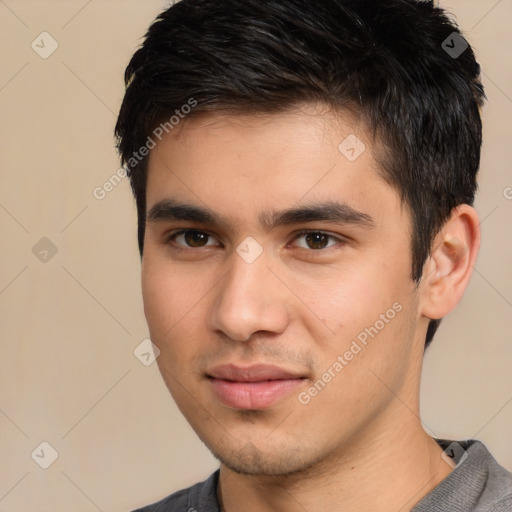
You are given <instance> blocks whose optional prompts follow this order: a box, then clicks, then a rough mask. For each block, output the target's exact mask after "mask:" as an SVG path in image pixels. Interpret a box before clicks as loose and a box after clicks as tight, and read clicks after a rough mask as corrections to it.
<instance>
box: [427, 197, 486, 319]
mask: <svg viewBox="0 0 512 512" xmlns="http://www.w3.org/2000/svg"><path fill="white" fill-rule="evenodd" d="M432 247H433V248H432V254H431V255H430V256H429V258H428V259H427V261H426V262H425V265H424V267H423V277H422V282H421V288H422V291H421V308H420V312H421V314H422V315H423V316H424V317H426V318H429V319H438V318H442V317H444V316H445V315H447V314H448V313H449V312H450V311H452V310H453V309H454V308H455V306H456V305H457V304H458V303H459V301H460V299H461V297H462V295H463V293H464V291H465V290H466V287H467V285H468V283H469V279H470V277H471V275H472V273H473V266H474V264H475V261H476V256H477V254H478V249H479V247H480V222H479V220H478V215H477V213H476V211H475V209H474V208H472V207H471V206H469V205H467V204H463V205H460V206H458V207H456V208H454V209H453V211H452V213H451V216H450V218H449V219H448V221H447V222H446V223H445V225H444V226H443V228H442V229H441V231H440V232H439V233H438V235H437V236H436V238H435V240H434V243H433V246H432Z"/></svg>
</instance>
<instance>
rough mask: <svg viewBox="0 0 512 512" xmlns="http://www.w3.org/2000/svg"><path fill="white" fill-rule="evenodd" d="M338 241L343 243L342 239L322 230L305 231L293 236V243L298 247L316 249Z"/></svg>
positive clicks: (324, 247)
mask: <svg viewBox="0 0 512 512" xmlns="http://www.w3.org/2000/svg"><path fill="white" fill-rule="evenodd" d="M339 243H343V239H339V238H336V237H335V236H333V235H329V234H328V233H324V232H323V231H305V232H302V233H299V234H298V235H297V237H296V238H295V244H296V245H297V246H298V247H301V248H302V249H312V250H317V251H319V250H321V249H326V248H328V247H331V246H333V245H336V244H339Z"/></svg>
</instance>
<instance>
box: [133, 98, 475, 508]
mask: <svg viewBox="0 0 512 512" xmlns="http://www.w3.org/2000/svg"><path fill="white" fill-rule="evenodd" d="M354 133H355V134H356V135H357V136H358V138H359V139H361V140H362V141H364V143H365V145H366V150H365V151H364V152H363V153H362V154H361V155H360V156H359V157H358V158H357V159H356V160H355V161H353V162H351V161H349V160H348V159H347V158H346V157H345V156H344V155H343V154H342V153H341V152H340V151H339V149H338V146H339V144H340V143H341V142H342V141H343V140H344V139H345V138H346V137H347V136H348V135H350V134H354ZM375 149H376V148H375V147H373V146H372V142H371V141H370V140H369V139H368V138H367V137H366V134H365V130H364V127H362V126H361V125H359V124H358V123H357V121H356V120H355V119H353V118H352V117H351V116H350V115H349V114H348V113H338V114H335V113H333V112H329V111H328V110H327V109H325V108H322V106H321V105H302V106H301V108H297V109H294V110H290V111H289V112H286V113H283V114H278V115H227V114H221V113H217V114H208V115H202V116H200V117H197V118H190V119H187V120H186V121H184V122H183V124H182V126H181V127H180V129H179V130H178V129H177V130H175V131H173V132H170V133H169V134H168V135H166V137H164V138H163V139H162V141H161V142H159V143H158V144H157V146H156V147H155V148H154V149H153V150H152V151H151V154H150V159H149V167H148V182H147V205H148V208H147V210H148V212H149V211H150V210H151V209H152V208H153V206H154V205H156V204H157V203H159V202H160V201H162V200H166V199H169V200H173V201H176V202H179V203H183V204H187V205H193V206H196V207H200V208H208V209H210V210H211V211H213V212H215V213H216V214H217V215H218V216H219V217H220V218H221V219H222V220H223V223H222V224H212V223H210V222H208V223H204V222H196V221H190V220H172V219H167V220H165V219H154V220H151V219H149V220H148V222H147V227H146V235H145V246H144V255H143V260H142V289H143V299H144V308H145V315H146V319H147V322H148V326H149V330H150V335H151V339H152V341H153V343H154V344H155V345H156V346H157V347H158V348H159V350H160V352H161V354H160V356H159V358H158V364H159V368H160V371H161V373H162V376H163V378H164V381H165V383H166V385H167V386H168V388H169V390H170V392H171V394H172V396H173V397H174V399H175V401H176V403H177V405H178V406H179V408H180V410H181V411H182V413H183V414H184V416H185V417H186V418H187V420H188V421H189V423H190V425H191V426H192V428H193V429H194V430H195V431H196V433H197V434H198V436H199V437H200V438H201V439H202V441H203V442H204V443H205V444H206V445H207V446H208V448H209V449H210V450H211V451H212V453H213V454H214V455H215V456H216V457H217V458H218V459H219V460H220V461H221V470H220V485H219V488H218V497H219V501H220V503H221V507H222V510H224V511H225V512H234V511H237V510H244V511H246V512H253V511H254V512H256V511H258V512H261V511H279V512H287V511H296V510H302V509H305V510H344V511H363V510H364V511H366V510H374V511H377V512H378V511H383V512H384V511H389V510H397V511H398V510H410V509H411V508H412V507H413V506H414V504H415V503H417V502H418V501H419V500H420V499H421V498H422V497H423V496H424V495H426V494H427V493H428V492H429V491H430V490H431V489H432V488H433V487H435V486H436V485H437V484H438V483H439V482H440V481H441V480H442V479H443V478H445V477H446V476H447V475H448V474H449V473H450V471H451V467H450V466H449V465H448V464H447V463H446V462H445V461H444V460H443V459H442V457H441V454H442V451H441V448H440V447H439V446H438V445H437V443H436V442H435V441H434V440H433V439H432V438H431V437H430V436H429V435H428V434H427V433H425V431H424V430H423V428H422V425H421V421H420V418H419V385H420V375H421V366H422V361H423V352H424V340H425V333H426V329H427V325H428V321H429V318H441V317H442V316H444V315H445V314H447V313H448V312H449V311H450V310H451V309H453V307H455V305H456V304H457V302H458V301H459V299H460V297H461V295H462V293H463V291H464V289H465V287H466V285H467V282H468V280H469V277H470V275H471V267H472V264H473V263H474V261H475V258H476V252H477V250H478V243H479V233H478V219H477V216H476V214H475V212H474V210H473V209H472V208H471V207H469V206H462V207H459V208H458V209H456V210H455V211H454V213H453V215H452V217H451V218H450V219H449V221H448V222H447V223H446V225H445V227H444V228H443V230H442V231H441V232H440V233H439V234H438V236H437V238H436V240H435V242H434V250H433V252H432V255H431V257H429V259H428V260H427V262H426V263H425V267H424V277H423V279H422V281H421V283H420V284H419V285H418V283H415V282H413V281H412V280H411V277H410V275H411V265H412V257H411V250H410V247H411V240H410V232H411V217H410V213H409V209H408V208H407V206H406V205H403V204H401V202H400V199H399V195H398V193H397V191H396V190H395V189H393V188H391V187H390V186H389V185H388V184H387V183H386V182H385V181H384V180H383V179H382V178H381V177H380V175H379V173H378V164H377V163H376V160H375V156H374V154H373V153H374V150H375ZM328 201H339V202H343V203H345V204H347V205H348V206H350V207H351V208H353V209H354V210H357V211H358V212H362V213H364V214H365V215H367V216H369V217H371V219H372V222H371V224H368V223H367V224H364V223H350V222H341V223H340V222H332V221H318V220H317V221H309V222H301V223H294V224H292V225H279V226H275V227H273V228H272V229H270V228H269V227H268V226H265V225H262V224H261V223H260V219H259V216H260V214H261V213H262V212H266V211H272V210H282V209H287V208H292V207H297V206H305V205H310V204H318V203H325V202H328ZM180 229H189V230H196V231H200V232H202V233H203V234H202V235H201V234H199V235H197V234H196V235H197V236H199V242H200V243H199V245H198V244H197V243H196V242H197V239H194V238H193V237H192V238H190V235H191V233H190V232H189V233H188V236H189V237H188V238H187V237H185V236H184V235H181V236H174V237H173V235H174V233H175V232H177V231H179V230H180ZM301 230H308V231H312V232H318V231H321V232H324V233H327V234H328V235H331V236H332V237H334V238H324V237H322V236H320V238H319V239H318V238H313V241H315V240H316V241H318V240H321V242H322V243H321V244H320V245H321V246H322V247H323V246H324V245H322V244H325V243H326V241H327V243H326V245H327V246H326V247H325V248H317V247H318V245H315V244H314V243H313V244H311V240H312V239H311V237H309V238H308V237H307V236H306V235H300V234H299V232H300V231H301ZM207 235H210V236H207ZM248 236H251V237H253V238H254V239H255V240H256V241H257V242H258V244H259V245H260V246H261V249H262V250H263V252H262V254H261V255H260V256H259V257H258V258H257V259H256V260H255V261H254V262H252V263H247V262H246V261H245V260H244V259H243V258H242V257H240V255H239V254H237V252H236V249H237V247H239V246H240V244H242V242H244V240H245V239H246V238H247V237H248ZM190 240H192V241H193V243H194V244H195V245H193V246H192V247H191V246H190ZM312 247H313V248H312ZM180 249H181V250H180ZM393 304H395V305H396V304H399V305H400V312H398V313H396V315H395V316H394V318H393V319H392V320H389V321H388V322H386V323H385V326H384V327H383V328H382V329H380V330H379V332H378V334H377V335H376V336H375V337H374V338H369V339H368V342H367V345H366V346H364V347H362V349H361V350H360V351H359V352H358V353H357V354H356V355H354V356H353V358H352V359H351V360H350V361H347V364H346V365H344V367H343V369H342V370H341V371H339V372H337V373H336V376H335V377H334V378H332V379H331V381H330V382H329V383H328V384H327V385H326V386H325V387H324V388H323V389H322V390H321V391H320V392H318V393H317V394H316V396H314V397H311V400H310V401H309V403H307V404H306V405H305V404H303V403H301V402H300V401H299V399H298V395H299V393H300V392H304V391H307V390H308V389H310V388H311V386H312V385H313V384H314V383H315V382H316V381H317V380H318V379H319V378H321V377H322V375H324V374H325V372H327V371H328V369H329V368H331V374H332V367H333V363H335V362H336V361H337V358H338V356H340V355H343V354H344V353H345V352H346V351H347V350H349V349H350V347H351V344H352V342H353V341H354V340H356V339H357V336H358V334H360V333H361V332H363V331H364V330H365V328H369V327H371V326H374V325H376V321H377V320H379V319H380V318H382V317H381V315H382V314H385V313H386V311H388V310H389V309H390V308H392V307H393ZM225 363H233V364H236V365H239V366H247V365H250V364H256V363H272V364H276V365H278V366H280V367H282V368H285V369H287V370H291V371H293V372H295V373H297V374H300V375H301V376H303V377H304V380H303V382H302V384H301V385H300V387H299V388H298V389H297V390H296V391H294V392H292V393H291V394H289V395H288V396H286V397H284V398H283V399H281V400H280V401H279V402H277V403H276V404H275V405H273V406H271V407H269V408H265V409H263V410H239V409H235V408H232V407H228V406H226V405H224V404H223V403H222V402H220V401H219V399H218V398H217V396H216V395H215V394H214V392H213V390H212V386H211V382H210V380H209V379H208V377H207V373H208V372H209V371H210V370H211V369H212V368H213V367H214V366H216V365H219V364H225Z"/></svg>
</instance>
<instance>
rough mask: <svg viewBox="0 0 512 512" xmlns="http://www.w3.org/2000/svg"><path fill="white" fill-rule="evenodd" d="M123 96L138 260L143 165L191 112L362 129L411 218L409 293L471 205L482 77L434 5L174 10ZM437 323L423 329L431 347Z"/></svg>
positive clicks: (401, 0) (157, 29) (120, 123)
mask: <svg viewBox="0 0 512 512" xmlns="http://www.w3.org/2000/svg"><path fill="white" fill-rule="evenodd" d="M466 46H467V47H466ZM464 48H465V49H464ZM450 49H455V50H458V52H457V53H460V51H461V50H463V51H462V53H460V55H457V53H454V52H453V51H450ZM125 83H126V93H125V96H124V100H123V103H122V106H121V109H120V113H119V118H118V120H117V124H116V128H115V134H116V136H117V143H118V149H119V152H120V155H121V160H122V164H123V165H124V166H125V168H126V169H127V174H128V176H129V178H130V182H131V187H132V190H133V193H134V196H135V200H136V205H137V213H138V243H139V250H140V254H141V257H142V254H143V248H144V231H145V219H146V178H147V157H143V158H142V157H141V156H140V154H139V151H140V149H141V148H142V147H144V146H145V145H147V144H148V142H149V141H150V139H151V134H152V133H154V130H155V128H156V127H158V126H159V125H160V124H161V123H163V122H164V121H165V120H166V119H167V120H169V119H170V117H171V116H173V115H174V114H175V113H176V114H178V113H179V112H182V110H181V109H182V108H183V106H184V105H190V104H191V103H190V102H191V100H193V102H194V108H193V109H192V111H191V112H190V113H189V114H188V115H189V116H197V115H200V114H202V113H205V112H215V111H226V112H230V113H242V114H243V113H246V114H251V113H280V112H284V111H286V110H289V109H291V108H293V107H294V106H296V105H300V104H302V103H304V102H308V103H309V102H313V103H316V102H321V103H323V104H326V105H328V106H330V107H333V108H334V109H336V110H337V111H344V110H345V111H346V110H349V111H351V112H353V113H355V114H356V115H357V116H359V117H360V118H361V119H362V120H363V121H364V123H365V126H366V127H367V128H368V133H369V134H371V136H372V137H373V140H374V141H375V142H376V149H377V152H376V156H377V160H378V162H379V164H380V168H381V169H380V170H381V174H382V176H383V177H384V178H385V179H386V181H387V182H388V183H389V184H390V185H392V186H393V187H395V189H396V190H397V191H398V193H399V194H400V196H401V199H402V201H403V202H404V203H405V204H406V205H407V206H408V207H409V209H410V212H411V216H412V229H413V232H412V233H411V246H412V262H413V264H412V269H411V277H412V279H413V280H414V281H416V282H419V281H420V279H421V276H422V269H423V264H424V263H425V261H426V259H427V257H428V256H429V254H430V253H431V249H432V247H431V246H432V242H433V239H434V237H435V235H436V234H437V233H438V232H439V230H440V229H441V227H442V226H443V224H444V223H445V222H446V220H447V219H448V218H449V216H450V213H451V211H452V210H453V208H454V207H456V206H458V205H460V204H473V200H474V195H475V191H476V187H477V185H476V174H477V171H478V168H479V164H480V148H481V142H482V125H481V119H480V107H481V106H482V105H483V102H484V98H485V94H484V91H483V86H482V84H481V82H480V66H479V65H478V63H477V62H476V60H475V56H474V53H473V51H472V49H471V47H470V46H469V45H468V44H467V42H466V41H465V40H464V39H463V38H462V35H461V33H460V30H459V28H458V27H457V25H456V23H455V22H454V21H452V20H451V19H450V18H449V17H448V16H447V14H446V13H445V12H444V11H443V10H442V9H439V8H437V7H435V6H434V5H433V3H432V2H425V1H417V0H322V1H320V2H311V1H310V0H181V1H180V2H178V3H176V4H175V5H173V6H172V7H170V8H169V9H167V10H166V11H164V12H163V13H161V14H160V15H159V16H158V17H157V19H156V20H155V22H154V23H153V24H152V25H151V27H150V28H149V30H148V32H147V34H146V37H145V40H144V42H143V44H142V46H141V47H140V48H139V49H138V50H137V51H136V52H135V54H134V55H133V57H132V59H131V61H130V63H129V64H128V67H127V68H126V72H125ZM188 110H189V111H190V110H191V109H190V108H189V109H188ZM180 117H183V116H180ZM164 127H165V130H166V131H169V129H172V127H173V123H172V122H167V123H166V124H165V125H164ZM144 153H147V152H144ZM439 322H440V320H431V322H430V325H429V328H428V332H427V337H426V346H428V344H429V343H430V341H431V340H432V337H433V336H434V333H435V331H436V329H437V327H438V325H439Z"/></svg>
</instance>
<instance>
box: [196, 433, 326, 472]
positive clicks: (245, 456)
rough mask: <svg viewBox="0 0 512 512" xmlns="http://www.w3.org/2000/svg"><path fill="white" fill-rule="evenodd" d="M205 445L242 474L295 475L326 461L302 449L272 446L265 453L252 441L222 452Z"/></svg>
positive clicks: (224, 462) (232, 469)
mask: <svg viewBox="0 0 512 512" xmlns="http://www.w3.org/2000/svg"><path fill="white" fill-rule="evenodd" d="M203 442H204V441H203ZM205 444H206V446H207V448H208V449H209V450H210V451H211V452H212V454H213V456H214V457H215V458H216V459H217V460H218V461H219V462H221V463H222V464H223V465H224V466H226V467H227V468H229V469H230V470H231V471H234V472H235V473H239V474H241V475H251V476H288V475H294V474H298V473H302V472H304V471H307V470H309V469H311V468H312V467H313V466H315V465H316V464H317V463H318V462H319V461H320V460H321V459H322V458H323V457H321V456H315V455H314V454H313V453H311V452H308V451H307V450H305V449H304V447H302V448H300V447H298V446H289V447H283V446H282V445H281V446H279V447H273V446H272V445H271V444H270V443H269V445H268V446H267V447H266V448H267V449H266V451H265V452H263V451H262V450H260V449H258V448H257V447H256V446H255V445H254V444H252V443H250V442H248V443H247V444H245V445H243V446H242V447H241V448H238V449H236V448H233V447H230V446H226V445H225V446H223V447H222V448H221V449H218V448H217V447H213V446H211V445H209V444H207V443H205Z"/></svg>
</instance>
